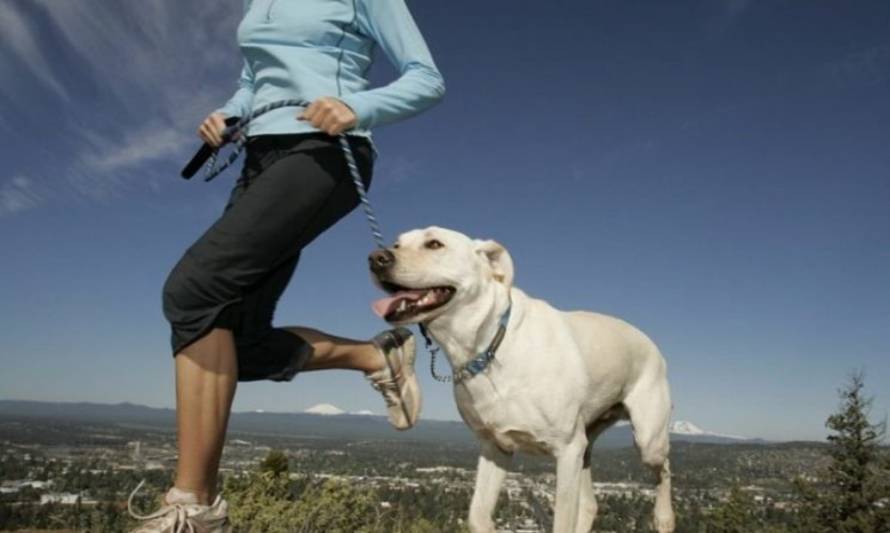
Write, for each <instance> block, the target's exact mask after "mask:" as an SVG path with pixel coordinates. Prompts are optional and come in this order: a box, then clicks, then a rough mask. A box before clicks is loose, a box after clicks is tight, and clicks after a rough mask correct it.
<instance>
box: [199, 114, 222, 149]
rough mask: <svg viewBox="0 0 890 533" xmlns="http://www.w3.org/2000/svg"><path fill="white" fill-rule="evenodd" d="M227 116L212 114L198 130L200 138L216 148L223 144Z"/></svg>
mask: <svg viewBox="0 0 890 533" xmlns="http://www.w3.org/2000/svg"><path fill="white" fill-rule="evenodd" d="M225 120H226V116H225V115H224V114H222V113H210V114H209V115H207V118H205V119H204V122H202V123H201V126H200V127H199V128H198V137H200V138H201V139H203V140H204V142H205V143H207V144H209V145H210V146H212V147H214V148H219V145H221V144H222V133H223V130H225V129H226V123H225Z"/></svg>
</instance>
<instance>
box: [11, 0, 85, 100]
mask: <svg viewBox="0 0 890 533" xmlns="http://www.w3.org/2000/svg"><path fill="white" fill-rule="evenodd" d="M14 5H15V4H14V3H13V2H0V33H2V34H3V43H4V44H5V45H6V46H8V47H9V52H11V53H12V55H13V56H14V57H16V58H17V59H18V61H17V62H16V63H17V64H16V65H13V64H12V62H7V61H2V62H0V72H2V73H3V80H4V83H2V84H0V90H3V91H4V92H6V93H7V95H8V96H13V97H14V96H16V95H15V94H14V93H12V94H10V93H11V91H10V89H12V88H14V87H15V84H13V83H10V82H11V81H12V80H15V79H16V78H18V77H20V75H21V70H22V69H26V70H29V71H30V72H31V74H33V75H34V76H35V77H36V78H37V79H38V80H40V81H41V82H42V84H43V85H44V86H45V87H46V88H48V89H49V90H51V91H52V92H54V93H55V94H56V95H57V96H59V97H60V98H62V99H63V100H65V101H69V100H70V97H69V96H68V92H67V91H66V90H65V88H64V86H63V85H62V83H61V82H60V81H59V80H58V78H57V77H56V74H55V73H54V69H53V67H52V65H51V64H50V62H49V61H48V60H47V54H45V53H44V50H43V47H41V46H40V44H39V43H38V42H37V41H36V40H35V39H34V36H35V32H34V30H33V28H32V27H31V26H30V25H29V24H28V21H27V20H26V19H25V17H23V16H22V14H21V13H19V12H18V11H17V10H16V8H15V7H14Z"/></svg>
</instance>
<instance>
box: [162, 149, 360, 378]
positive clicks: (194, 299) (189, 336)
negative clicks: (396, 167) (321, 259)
mask: <svg viewBox="0 0 890 533" xmlns="http://www.w3.org/2000/svg"><path fill="white" fill-rule="evenodd" d="M349 142H350V146H351V147H352V151H353V153H354V155H355V159H356V163H357V164H358V167H359V171H360V172H361V176H362V181H363V182H364V184H365V187H366V188H367V187H369V186H370V183H371V173H372V170H373V158H374V152H373V147H372V146H371V143H370V141H369V140H368V139H365V138H363V137H356V136H350V137H349ZM245 152H246V157H245V160H244V167H243V171H242V173H241V176H240V177H239V178H238V179H237V180H236V182H235V185H234V187H233V188H232V192H231V195H230V197H229V201H228V203H227V204H226V206H225V209H224V210H223V213H222V215H221V216H220V218H219V219H217V220H216V222H214V223H213V225H211V226H210V228H209V229H208V230H207V231H206V232H205V233H204V234H203V235H201V237H199V238H198V240H197V241H195V243H194V244H192V245H191V246H190V247H189V248H188V249H187V250H186V251H185V254H184V255H183V256H182V258H181V259H180V260H179V261H178V262H177V263H176V265H175V266H174V267H173V269H172V270H171V271H170V274H169V275H168V277H167V280H166V282H165V283H164V288H163V310H164V316H165V317H166V318H167V320H168V321H169V322H170V327H171V330H172V333H171V339H170V340H171V345H172V349H173V356H174V357H175V356H176V354H178V353H180V352H181V351H182V350H183V349H185V348H186V347H187V346H188V345H189V344H191V343H193V342H195V341H196V340H198V339H199V338H201V337H202V336H204V335H206V334H207V333H209V332H210V330H211V329H212V328H225V329H230V330H232V332H233V336H234V338H235V348H236V350H237V354H238V381H257V380H272V381H290V380H292V379H293V378H294V376H295V375H296V373H297V372H298V371H299V370H300V369H301V368H302V367H303V366H304V365H305V364H306V362H307V361H308V360H309V359H310V358H311V356H312V346H311V345H310V344H309V343H308V342H307V341H305V340H304V339H302V338H301V337H299V336H298V335H296V334H294V333H292V332H290V331H287V330H285V329H283V328H275V327H273V326H272V318H273V315H274V313H275V306H276V304H277V302H278V299H279V297H280V296H281V293H282V292H284V289H285V287H287V284H288V282H289V281H290V279H291V276H292V275H293V272H294V269H295V268H296V266H297V262H298V261H299V259H300V251H301V250H302V249H303V247H305V246H306V245H307V244H309V243H310V242H312V241H313V240H314V239H315V238H316V237H318V236H319V235H320V234H321V233H322V232H324V231H325V230H326V229H328V228H329V227H331V226H332V225H333V224H334V223H336V222H337V221H338V220H340V219H341V218H343V217H344V216H346V215H347V214H348V213H349V212H350V211H352V210H353V209H355V207H356V206H358V204H359V196H358V193H357V191H356V190H355V184H354V183H353V182H352V177H351V175H350V173H349V167H348V166H347V164H346V159H345V156H344V154H343V151H342V148H341V146H340V142H339V139H338V138H337V137H333V136H330V135H327V134H325V133H295V134H276V135H256V136H253V137H248V141H247V144H246V146H245Z"/></svg>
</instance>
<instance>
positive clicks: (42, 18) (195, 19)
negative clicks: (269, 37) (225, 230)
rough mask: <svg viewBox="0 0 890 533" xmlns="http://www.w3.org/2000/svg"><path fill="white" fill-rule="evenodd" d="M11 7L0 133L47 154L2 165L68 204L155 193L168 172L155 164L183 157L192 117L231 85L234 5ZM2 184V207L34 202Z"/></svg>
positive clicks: (1, 72) (45, 1)
mask: <svg viewBox="0 0 890 533" xmlns="http://www.w3.org/2000/svg"><path fill="white" fill-rule="evenodd" d="M14 5H17V4H16V3H14V2H13V3H10V2H0V32H2V33H3V39H2V40H0V76H2V79H3V83H2V84H0V117H4V118H0V130H5V129H7V128H9V129H13V128H14V130H13V131H28V132H31V133H30V134H31V135H35V134H38V135H40V139H39V143H36V144H35V143H33V142H30V144H29V145H30V146H35V147H36V146H48V147H49V146H51V147H52V149H51V150H52V155H53V157H51V158H33V157H30V158H25V157H22V158H20V159H18V164H20V165H22V168H15V164H13V166H12V167H10V168H11V172H12V174H28V175H29V176H31V177H33V178H34V180H36V181H37V182H39V183H45V184H46V185H48V186H49V187H50V188H51V189H53V190H56V191H61V193H60V194H59V196H60V199H62V200H64V199H65V193H66V192H67V197H68V199H70V200H73V201H77V202H80V201H83V200H86V201H100V202H101V201H104V200H107V199H108V198H119V197H121V196H122V195H126V194H130V193H133V192H140V191H141V190H145V189H149V190H153V191H154V192H156V193H157V192H159V191H157V190H156V189H157V188H158V184H159V183H163V182H160V181H159V180H157V179H154V180H153V178H156V177H157V174H158V172H159V171H156V169H158V168H161V169H162V170H161V171H160V172H169V170H170V167H169V166H167V167H163V166H162V165H160V163H168V164H170V163H172V162H175V164H174V165H173V166H178V165H179V163H182V164H184V163H185V159H186V158H187V157H188V156H190V155H191V152H192V150H194V149H195V148H196V147H197V146H198V144H199V143H200V141H199V139H198V138H197V136H196V135H195V131H196V130H197V127H198V124H199V123H200V121H201V120H203V118H204V116H205V115H206V114H207V113H209V112H210V111H211V110H213V109H215V108H217V107H219V106H220V105H221V104H222V103H224V102H225V100H226V99H228V98H229V97H230V96H231V95H232V93H233V92H234V90H235V87H236V83H235V82H236V79H237V77H238V74H239V73H240V71H239V69H240V65H241V56H240V53H239V52H238V50H237V48H236V44H235V32H234V29H235V27H236V25H237V22H238V20H240V17H241V3H240V2H236V3H232V5H231V6H230V7H226V8H223V7H221V6H220V5H219V4H218V3H217V2H216V1H215V0H214V1H209V0H203V1H198V2H175V3H174V2H164V1H159V0H147V1H144V2H90V3H89V4H88V5H87V4H85V3H83V2H75V1H65V2H59V1H57V0H33V1H32V2H30V3H28V4H26V6H27V7H28V10H27V11H26V10H25V9H23V8H22V7H18V8H16V7H13V6H14ZM22 68H26V69H27V70H26V71H27V72H30V73H33V76H22V75H21V70H22ZM216 80H228V81H227V82H226V81H221V82H220V81H216ZM37 88H40V89H46V90H48V91H49V92H45V91H43V90H35V89H37ZM4 106H8V107H4ZM23 110H28V111H27V112H25V111H23ZM9 117H15V118H14V120H13V119H10V118H9ZM8 121H11V122H10V123H9V124H7V122H8ZM23 153H24V152H23ZM180 160H181V161H180ZM151 163H159V165H158V166H147V164H151ZM24 165H27V168H25V167H24ZM3 191H4V196H3V202H4V205H3V207H2V209H3V213H4V214H10V213H14V212H21V211H22V210H23V209H27V208H31V207H35V206H37V205H39V204H40V203H41V202H40V201H37V200H36V199H35V197H32V196H29V195H28V194H26V190H25V189H22V188H20V187H17V186H13V185H9V184H7V185H5V186H4V189H3ZM72 195H73V198H72V197H71V196H72Z"/></svg>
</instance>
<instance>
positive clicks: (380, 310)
mask: <svg viewBox="0 0 890 533" xmlns="http://www.w3.org/2000/svg"><path fill="white" fill-rule="evenodd" d="M425 293H426V291H423V290H420V291H399V292H397V293H395V294H393V295H392V296H387V297H386V298H381V299H379V300H377V301H375V302H374V303H372V304H371V309H373V310H374V312H375V313H376V314H377V316H379V317H380V318H385V317H386V315H388V314H389V313H390V312H392V310H393V309H395V308H396V307H398V305H399V302H400V301H402V300H418V299H420V297H421V296H423V295H424V294H425Z"/></svg>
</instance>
